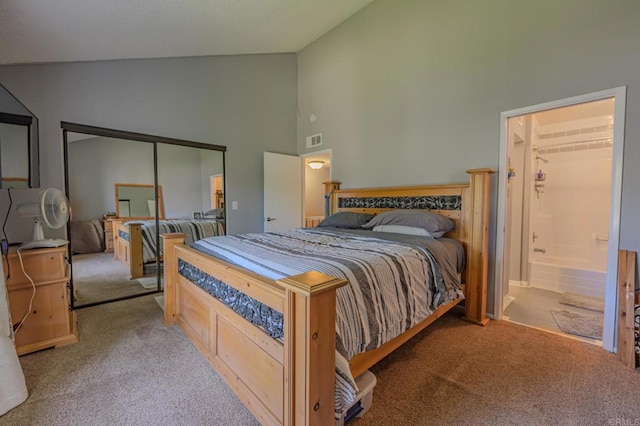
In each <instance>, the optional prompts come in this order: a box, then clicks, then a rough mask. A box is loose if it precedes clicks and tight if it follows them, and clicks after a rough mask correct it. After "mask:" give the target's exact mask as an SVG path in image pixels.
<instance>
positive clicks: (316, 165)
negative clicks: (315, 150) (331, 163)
mask: <svg viewBox="0 0 640 426" xmlns="http://www.w3.org/2000/svg"><path fill="white" fill-rule="evenodd" d="M308 164H309V167H311V168H312V169H314V170H318V169H321V168H322V166H324V161H318V160H314V161H309V163H308Z"/></svg>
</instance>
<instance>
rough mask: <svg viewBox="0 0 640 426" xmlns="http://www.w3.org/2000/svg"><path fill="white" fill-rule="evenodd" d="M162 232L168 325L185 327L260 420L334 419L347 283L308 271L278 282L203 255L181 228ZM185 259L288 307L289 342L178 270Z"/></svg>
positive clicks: (307, 421) (284, 308) (265, 301)
mask: <svg viewBox="0 0 640 426" xmlns="http://www.w3.org/2000/svg"><path fill="white" fill-rule="evenodd" d="M163 238H164V253H165V261H166V263H165V275H164V279H165V281H164V283H165V314H164V321H165V323H167V324H173V323H174V322H177V323H178V324H179V325H180V327H182V329H183V330H184V332H185V334H187V336H189V338H190V339H191V341H192V342H193V343H194V344H195V346H196V347H197V348H198V349H199V350H200V352H202V354H203V355H204V356H205V357H206V358H207V359H208V360H209V362H210V363H211V365H212V366H213V367H215V369H216V370H217V371H218V372H219V373H220V375H221V376H222V377H223V378H224V380H225V381H226V382H227V384H228V385H229V387H231V389H233V391H234V392H235V393H236V395H237V396H238V398H240V400H241V401H242V402H243V403H244V404H245V405H246V406H247V408H248V409H249V410H250V411H251V412H252V414H253V415H254V416H255V417H256V418H257V419H258V421H260V423H262V424H274V425H275V424H287V425H294V424H298V425H308V424H313V425H328V424H331V423H332V422H333V404H334V389H335V375H334V371H335V300H336V294H335V292H336V289H337V288H339V287H341V286H343V285H345V284H346V281H345V280H342V279H338V278H335V277H331V276H328V275H324V274H321V273H318V272H308V273H305V274H301V275H296V276H293V277H288V278H285V279H282V280H278V281H277V282H275V281H272V280H268V279H265V278H262V277H260V276H258V275H255V274H247V273H246V271H242V270H241V269H239V268H236V267H234V266H232V265H229V264H227V263H225V262H222V261H219V260H217V259H214V258H212V257H210V256H207V257H206V258H203V255H202V253H200V252H197V251H196V250H193V249H191V248H188V247H186V246H184V245H182V242H183V239H184V234H165V235H163ZM169 259H171V260H169ZM180 260H183V261H186V262H187V263H189V264H190V265H193V266H195V267H196V268H198V269H200V270H201V271H203V272H205V273H207V274H208V275H211V276H213V277H216V278H218V279H220V280H221V281H223V282H224V283H225V284H227V285H230V286H232V287H234V288H236V289H237V290H239V291H241V292H243V293H244V294H246V295H248V296H250V297H253V298H254V299H256V300H258V301H259V302H261V303H263V304H265V305H267V306H269V307H271V308H273V309H275V310H276V311H278V312H281V313H283V317H284V330H285V337H284V342H279V341H278V340H275V339H273V338H271V337H270V336H269V335H268V334H267V333H265V332H264V331H263V330H262V329H260V328H259V327H257V326H255V325H253V324H251V323H249V322H248V321H246V320H245V319H244V318H243V317H241V316H240V315H238V314H236V313H235V312H234V311H233V310H231V309H230V308H228V307H227V306H225V305H224V304H223V303H222V302H220V301H218V300H217V299H215V298H213V297H211V296H209V295H208V294H207V293H206V292H205V291H203V290H201V289H200V288H198V287H197V286H195V285H193V284H192V283H190V282H189V281H188V280H187V279H185V278H184V277H182V276H181V275H180V274H178V272H177V262H178V261H180Z"/></svg>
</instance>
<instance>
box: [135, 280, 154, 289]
mask: <svg viewBox="0 0 640 426" xmlns="http://www.w3.org/2000/svg"><path fill="white" fill-rule="evenodd" d="M136 281H138V283H140V285H141V286H142V287H144V288H146V289H147V290H155V289H156V288H157V287H158V278H156V277H147V278H138V279H137V280H136Z"/></svg>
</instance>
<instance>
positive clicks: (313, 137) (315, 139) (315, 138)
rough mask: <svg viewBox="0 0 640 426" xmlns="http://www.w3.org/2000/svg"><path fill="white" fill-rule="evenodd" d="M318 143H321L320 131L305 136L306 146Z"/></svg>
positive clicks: (318, 144)
mask: <svg viewBox="0 0 640 426" xmlns="http://www.w3.org/2000/svg"><path fill="white" fill-rule="evenodd" d="M320 145H322V133H318V134H317V135H311V136H307V148H314V147H316V146H320Z"/></svg>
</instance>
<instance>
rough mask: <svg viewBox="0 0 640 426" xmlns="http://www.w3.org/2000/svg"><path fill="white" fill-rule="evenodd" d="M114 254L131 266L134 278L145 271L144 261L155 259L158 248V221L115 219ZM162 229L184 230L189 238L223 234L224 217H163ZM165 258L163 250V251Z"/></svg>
mask: <svg viewBox="0 0 640 426" xmlns="http://www.w3.org/2000/svg"><path fill="white" fill-rule="evenodd" d="M112 223H113V238H114V242H113V255H114V258H115V259H116V260H120V261H122V262H124V263H125V264H126V265H127V267H128V268H129V273H130V275H131V279H134V278H140V277H142V276H143V275H144V264H145V263H150V262H154V261H155V260H156V256H157V250H156V221H155V220H131V219H130V218H121V219H113V220H112ZM159 232H160V233H167V232H169V233H171V232H181V233H184V234H185V235H186V239H187V241H188V242H193V241H197V240H199V239H202V238H206V237H212V236H216V235H224V233H225V231H224V220H223V219H198V220H194V219H171V220H167V219H163V220H160V228H159ZM160 258H162V250H161V251H160Z"/></svg>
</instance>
